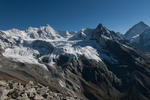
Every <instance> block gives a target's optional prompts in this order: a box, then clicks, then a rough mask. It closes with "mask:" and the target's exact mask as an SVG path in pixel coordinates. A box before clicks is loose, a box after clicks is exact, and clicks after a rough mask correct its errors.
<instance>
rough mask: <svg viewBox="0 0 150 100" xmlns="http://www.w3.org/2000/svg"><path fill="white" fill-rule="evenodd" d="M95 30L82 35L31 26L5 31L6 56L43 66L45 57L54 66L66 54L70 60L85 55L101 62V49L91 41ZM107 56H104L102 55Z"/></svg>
mask: <svg viewBox="0 0 150 100" xmlns="http://www.w3.org/2000/svg"><path fill="white" fill-rule="evenodd" d="M91 31H92V29H82V30H81V31H80V32H68V31H56V30H54V29H53V28H52V27H51V26H49V25H46V26H43V27H40V28H32V27H29V28H28V29H27V30H25V31H21V30H18V29H12V30H8V31H2V32H3V33H5V34H3V35H1V37H2V38H7V39H8V41H5V42H4V41H2V40H0V42H1V45H2V48H5V52H4V53H3V56H5V57H9V58H12V59H14V60H18V61H20V62H27V63H33V64H41V63H40V62H39V61H40V60H42V59H43V58H47V59H48V62H47V63H48V64H50V65H53V64H55V62H54V59H57V58H58V57H59V56H60V55H66V56H68V57H69V58H70V59H72V58H78V57H79V56H81V55H84V56H85V57H87V58H88V59H93V60H96V61H102V60H101V57H100V56H101V55H100V54H101V53H100V51H101V48H100V46H99V45H98V44H97V43H96V42H94V41H92V40H90V37H91ZM102 55H104V54H102Z"/></svg>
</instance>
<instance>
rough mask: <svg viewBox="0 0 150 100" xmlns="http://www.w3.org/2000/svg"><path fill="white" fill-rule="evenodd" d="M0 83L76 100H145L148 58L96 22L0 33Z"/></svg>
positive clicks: (148, 92) (149, 86)
mask: <svg viewBox="0 0 150 100" xmlns="http://www.w3.org/2000/svg"><path fill="white" fill-rule="evenodd" d="M0 45H1V49H0V79H2V80H6V79H7V80H15V81H21V82H23V83H28V82H29V81H33V82H34V83H40V84H42V85H43V86H45V87H46V86H48V87H49V88H51V89H52V90H53V91H57V92H59V93H61V94H65V95H69V97H73V98H77V99H79V100H149V99H150V60H149V59H150V58H149V57H148V56H146V55H145V54H144V53H143V52H142V51H140V50H138V49H137V48H135V47H134V46H132V45H131V44H130V43H129V42H128V41H126V40H124V39H123V38H121V37H120V36H118V35H117V34H116V33H115V32H113V31H110V30H108V29H107V28H106V27H104V26H103V25H101V24H99V25H98V26H97V27H96V28H95V29H83V30H81V31H79V32H68V31H64V32H62V31H56V30H54V29H53V28H51V27H50V26H49V25H47V26H44V27H41V28H29V29H27V30H25V31H20V30H16V29H13V30H8V31H1V32H0Z"/></svg>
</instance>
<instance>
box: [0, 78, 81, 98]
mask: <svg viewBox="0 0 150 100" xmlns="http://www.w3.org/2000/svg"><path fill="white" fill-rule="evenodd" d="M10 99H11V100H79V99H77V97H71V96H69V95H66V94H62V93H58V92H56V91H52V90H50V89H49V87H45V86H43V85H41V84H34V83H33V82H32V81H30V82H29V83H26V84H25V83H21V82H19V83H18V82H15V81H10V80H9V81H4V80H1V81H0V100H10Z"/></svg>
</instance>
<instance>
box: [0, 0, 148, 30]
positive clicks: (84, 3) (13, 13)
mask: <svg viewBox="0 0 150 100" xmlns="http://www.w3.org/2000/svg"><path fill="white" fill-rule="evenodd" d="M149 4H150V0H0V12H1V14H0V15H1V16H0V30H7V29H11V28H18V29H26V28H27V27H29V26H32V27H39V26H44V25H46V24H50V25H51V26H52V27H53V28H54V29H56V30H69V31H79V30H80V29H82V28H95V27H96V26H97V25H98V24H99V23H102V24H103V25H104V26H106V27H107V28H108V29H110V30H114V31H116V32H122V33H125V32H126V31H127V30H128V29H129V28H130V27H132V26H133V25H135V24H136V23H138V22H140V21H144V22H145V23H146V24H147V25H149V24H150V13H149V11H148V10H149V9H150V6H149Z"/></svg>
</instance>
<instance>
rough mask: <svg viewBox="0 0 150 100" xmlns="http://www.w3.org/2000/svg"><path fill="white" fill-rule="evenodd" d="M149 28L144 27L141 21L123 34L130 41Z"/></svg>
mask: <svg viewBox="0 0 150 100" xmlns="http://www.w3.org/2000/svg"><path fill="white" fill-rule="evenodd" d="M148 28H149V26H148V25H146V24H145V23H144V22H143V21H141V22H139V23H137V24H136V25H134V26H133V27H131V28H130V29H129V30H128V31H127V32H126V33H125V38H126V39H128V40H130V39H132V38H135V37H136V36H137V35H138V34H141V33H142V32H144V31H145V30H146V29H148Z"/></svg>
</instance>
